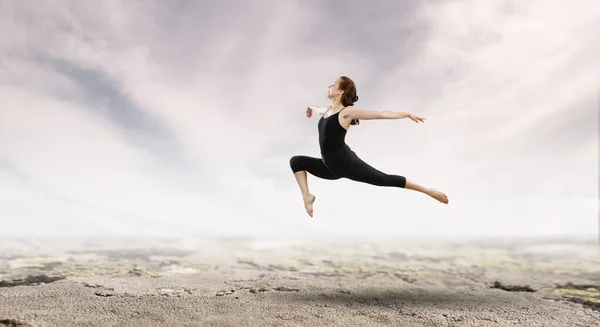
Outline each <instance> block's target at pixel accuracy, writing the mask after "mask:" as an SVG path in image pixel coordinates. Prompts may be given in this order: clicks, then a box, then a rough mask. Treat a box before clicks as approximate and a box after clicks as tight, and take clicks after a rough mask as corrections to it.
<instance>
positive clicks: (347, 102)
mask: <svg viewBox="0 0 600 327" xmlns="http://www.w3.org/2000/svg"><path fill="white" fill-rule="evenodd" d="M340 90H342V91H344V93H343V94H342V105H343V106H344V107H348V106H352V105H354V103H355V102H356V101H358V95H356V84H354V81H353V80H351V79H350V78H349V77H347V76H341V77H340ZM358 124H360V121H359V120H358V119H354V120H352V122H351V123H350V125H358Z"/></svg>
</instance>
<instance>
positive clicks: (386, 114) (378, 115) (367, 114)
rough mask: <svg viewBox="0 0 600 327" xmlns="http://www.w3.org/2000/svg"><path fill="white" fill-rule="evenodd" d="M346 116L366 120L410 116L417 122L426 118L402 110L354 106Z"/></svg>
mask: <svg viewBox="0 0 600 327" xmlns="http://www.w3.org/2000/svg"><path fill="white" fill-rule="evenodd" d="M346 116H348V117H349V118H350V119H364V120H371V119H403V118H407V117H408V118H410V119H411V120H413V121H415V122H417V123H418V122H422V123H424V122H425V121H424V120H425V118H422V117H419V116H415V115H413V114H411V113H408V112H400V111H387V110H384V111H374V110H363V109H360V108H356V107H353V108H352V109H350V110H348V112H347V114H346Z"/></svg>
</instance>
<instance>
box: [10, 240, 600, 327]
mask: <svg viewBox="0 0 600 327" xmlns="http://www.w3.org/2000/svg"><path fill="white" fill-rule="evenodd" d="M599 291H600V259H599V256H598V245H597V242H596V240H593V239H592V240H581V239H579V240H577V239H575V240H569V239H563V240H559V239H551V240H540V239H538V240H527V239H513V240H503V241H499V240H488V241H460V242H456V241H454V242H450V241H435V242H434V241H432V240H426V241H416V240H410V241H409V240H406V239H405V240H403V241H399V240H390V239H383V238H380V239H378V240H373V239H358V238H354V239H351V240H338V241H328V240H323V239H310V240H308V239H303V240H299V239H292V238H287V239H277V240H276V239H270V238H263V239H250V238H248V239H243V238H239V239H209V238H188V239H147V238H144V239H142V238H131V239H114V238H112V239H111V238H95V239H92V238H88V239H65V238H61V239H56V238H47V239H17V238H13V239H8V238H2V240H1V241H0V326H40V327H42V326H61V327H66V326H164V325H173V326H175V325H176V326H486V327H487V326H491V327H493V326H527V327H532V326H561V327H562V326H590V327H591V326H597V325H598V322H600V292H599Z"/></svg>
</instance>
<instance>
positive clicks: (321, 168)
mask: <svg viewBox="0 0 600 327" xmlns="http://www.w3.org/2000/svg"><path fill="white" fill-rule="evenodd" d="M290 167H291V168H292V171H293V172H294V173H296V172H298V171H306V172H308V173H310V174H311V175H314V176H316V177H319V178H322V179H329V180H336V179H340V178H348V179H350V180H353V181H357V182H363V183H367V184H371V185H376V186H389V187H401V188H404V187H406V178H405V177H404V176H398V175H389V174H386V173H384V172H381V171H379V170H377V169H375V168H373V167H371V166H370V165H369V164H367V163H366V162H364V161H362V160H361V159H360V158H359V157H358V156H357V155H356V153H354V151H352V150H350V148H349V147H348V146H344V147H342V148H341V149H339V150H338V151H336V152H335V153H333V154H328V155H322V158H314V157H308V156H300V155H298V156H293V157H292V158H291V159H290Z"/></svg>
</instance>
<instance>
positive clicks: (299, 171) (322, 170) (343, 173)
mask: <svg viewBox="0 0 600 327" xmlns="http://www.w3.org/2000/svg"><path fill="white" fill-rule="evenodd" d="M327 97H328V98H329V99H330V100H331V102H332V105H331V106H329V107H328V108H327V109H326V111H325V112H323V111H324V110H323V109H322V108H317V107H314V106H309V107H308V108H307V109H306V116H307V117H308V118H310V117H312V115H313V111H320V112H319V113H320V114H322V117H321V119H319V123H318V129H319V145H320V147H321V158H313V157H307V156H293V157H292V158H291V159H290V167H291V168H292V171H293V172H294V176H295V177H296V181H297V182H298V186H300V191H301V192H302V198H303V199H304V207H305V208H306V212H307V213H308V214H309V215H310V216H311V217H312V216H313V203H314V202H315V196H314V195H312V194H310V192H309V190H308V182H307V174H306V173H307V172H309V173H310V174H311V175H314V176H316V177H319V178H323V179H329V180H336V179H340V178H348V179H350V180H354V181H357V182H363V183H367V184H371V185H377V186H387V187H399V188H406V189H409V190H414V191H419V192H422V193H425V194H427V195H429V196H431V197H432V198H434V199H436V200H438V201H440V202H442V203H446V204H447V203H448V197H447V196H446V195H445V194H444V193H442V192H439V191H437V190H435V189H431V188H425V187H423V186H421V185H418V184H415V183H414V182H412V181H409V180H407V179H406V178H405V177H404V176H399V175H389V174H386V173H383V172H381V171H379V170H377V169H375V168H373V167H371V166H369V165H368V164H367V163H365V162H364V161H362V160H361V159H360V158H359V157H358V156H357V155H356V153H354V151H352V150H351V149H350V147H348V145H346V143H345V137H346V132H347V131H348V128H350V125H358V123H359V121H360V119H402V118H407V117H408V118H410V119H411V120H413V121H414V122H416V123H419V122H425V118H421V117H418V116H415V115H413V114H409V113H405V112H394V111H370V110H362V109H359V108H357V107H354V106H353V104H354V103H355V102H356V101H358V96H357V95H356V85H355V84H354V82H353V81H352V80H351V79H350V78H348V77H346V76H342V77H340V78H339V79H338V80H337V81H335V83H334V84H332V85H330V86H329V93H328V94H327Z"/></svg>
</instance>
